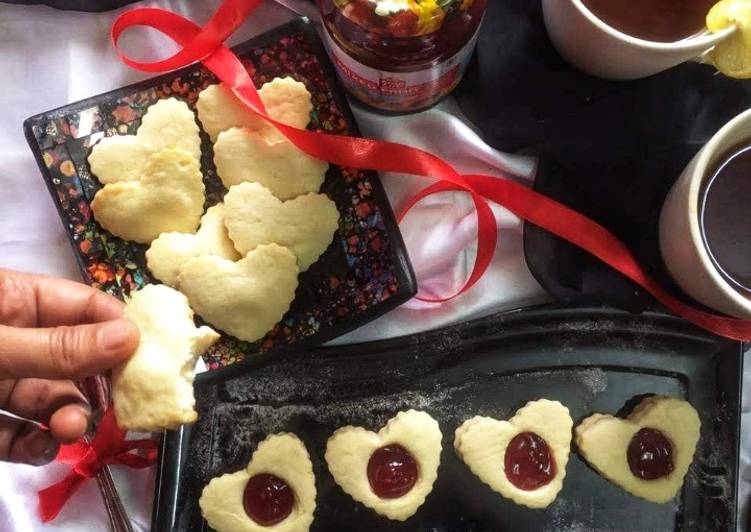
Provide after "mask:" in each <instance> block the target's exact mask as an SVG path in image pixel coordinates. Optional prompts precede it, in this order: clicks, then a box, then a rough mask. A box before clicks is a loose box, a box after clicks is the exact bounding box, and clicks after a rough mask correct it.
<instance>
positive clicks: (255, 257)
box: [177, 244, 300, 342]
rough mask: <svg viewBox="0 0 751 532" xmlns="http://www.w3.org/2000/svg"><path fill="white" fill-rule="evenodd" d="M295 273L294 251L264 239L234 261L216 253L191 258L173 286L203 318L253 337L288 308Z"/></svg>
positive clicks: (251, 339)
mask: <svg viewBox="0 0 751 532" xmlns="http://www.w3.org/2000/svg"><path fill="white" fill-rule="evenodd" d="M299 273H300V271H299V269H298V268H297V260H296V259H295V255H294V253H292V252H291V251H290V250H289V249H287V248H285V247H282V246H277V245H276V244H268V245H263V246H258V247H257V248H256V249H254V250H253V251H251V252H250V253H248V255H247V256H246V257H245V258H244V259H242V260H240V261H238V262H232V261H230V260H227V259H223V258H221V257H217V256H216V255H202V256H200V257H196V258H193V259H190V260H189V261H188V262H186V263H185V264H183V266H182V267H181V268H180V275H178V277H177V286H178V288H179V290H180V291H181V292H182V293H183V294H185V295H186V296H187V297H188V301H190V306H191V307H192V308H193V310H195V311H196V314H198V315H199V316H201V317H202V318H203V319H204V320H206V321H207V322H209V323H210V324H212V325H213V326H215V327H217V328H218V329H221V330H223V331H225V332H227V333H229V334H231V335H233V336H235V337H237V338H239V339H240V340H245V341H248V342H255V341H256V340H259V339H260V338H262V337H263V336H264V335H265V334H266V333H267V332H268V331H270V330H271V329H272V328H273V327H274V325H276V324H277V322H279V320H281V319H282V316H284V313H285V312H287V310H289V305H290V303H292V300H293V299H294V298H295V289H297V275H298V274H299Z"/></svg>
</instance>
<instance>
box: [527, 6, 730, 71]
mask: <svg viewBox="0 0 751 532" xmlns="http://www.w3.org/2000/svg"><path fill="white" fill-rule="evenodd" d="M542 9H543V14H544V17H545V26H546V27H547V29H548V35H549V36H550V39H551V40H552V41H553V44H554V45H555V47H556V48H557V49H558V52H559V53H560V54H561V55H562V56H563V58H564V59H565V60H566V61H568V63H570V64H571V65H572V66H574V67H576V68H578V69H579V70H582V71H583V72H586V73H588V74H591V75H593V76H597V77H600V78H605V79H611V80H628V79H638V78H644V77H647V76H651V75H653V74H657V73H658V72H662V71H663V70H667V69H669V68H672V67H674V66H676V65H678V64H680V63H684V62H686V61H690V60H699V59H700V58H701V56H702V55H703V54H704V53H705V52H707V51H708V50H710V49H711V48H712V47H713V46H714V45H715V44H717V43H718V42H720V41H721V40H723V39H725V38H726V37H729V36H730V35H731V34H732V33H733V31H735V28H734V27H733V28H729V29H727V30H724V31H721V32H718V33H714V34H710V33H707V32H705V33H702V34H699V35H697V36H696V37H689V38H687V39H683V40H681V41H677V42H673V43H662V42H653V41H647V40H644V39H637V38H636V37H631V36H630V35H626V34H625V33H622V32H620V31H618V30H616V29H614V28H612V27H610V26H608V25H607V24H605V23H604V22H603V21H602V20H600V19H599V18H597V17H596V16H595V15H594V14H592V12H591V11H590V10H589V9H587V7H586V6H585V5H584V4H583V3H582V0H542Z"/></svg>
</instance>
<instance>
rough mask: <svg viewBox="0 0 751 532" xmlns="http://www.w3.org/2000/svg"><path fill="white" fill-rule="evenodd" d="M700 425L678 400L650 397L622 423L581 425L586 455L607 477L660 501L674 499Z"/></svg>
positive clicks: (600, 418)
mask: <svg viewBox="0 0 751 532" xmlns="http://www.w3.org/2000/svg"><path fill="white" fill-rule="evenodd" d="M700 428H701V422H700V421H699V415H698V414H697V413H696V410H694V408H693V407H692V406H691V405H690V404H689V403H687V402H686V401H683V400H681V399H676V398H674V397H658V396H654V397H648V398H647V399H644V400H643V401H641V402H640V403H639V405H638V406H637V407H636V408H634V410H633V412H632V413H631V415H629V416H628V417H627V418H626V419H621V418H617V417H613V416H609V415H604V414H593V415H591V416H589V417H588V418H587V419H585V420H584V421H582V422H581V424H580V425H579V426H578V427H576V430H575V437H576V445H577V447H578V448H579V451H580V453H581V455H582V456H583V457H584V459H585V460H586V461H587V462H589V464H590V465H591V466H592V467H593V468H594V469H595V470H597V472H598V473H600V474H601V475H602V476H603V477H605V478H606V479H608V480H609V481H611V482H613V483H614V484H617V485H618V486H620V487H622V488H623V489H625V490H626V491H628V492H629V493H631V494H632V495H636V496H637V497H641V498H642V499H646V500H648V501H651V502H655V503H664V502H667V501H669V500H670V499H672V498H673V497H674V496H675V494H676V493H678V490H679V489H680V488H681V486H682V485H683V478H684V477H685V476H686V472H687V471H688V467H689V466H690V465H691V462H692V461H693V459H694V452H695V451H696V444H697V442H698V441H699V429H700Z"/></svg>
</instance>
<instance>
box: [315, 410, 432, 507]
mask: <svg viewBox="0 0 751 532" xmlns="http://www.w3.org/2000/svg"><path fill="white" fill-rule="evenodd" d="M441 438H442V436H441V430H440V428H439V427H438V422H436V420H435V419H433V418H432V417H430V415H428V414H426V413H425V412H418V411H416V410H409V411H407V412H399V413H398V414H397V415H396V416H395V417H393V418H391V419H390V420H389V422H388V423H387V424H386V426H385V427H383V428H382V429H381V430H380V431H378V433H375V432H371V431H369V430H365V429H364V428H361V427H351V426H349V427H343V428H340V429H338V430H337V431H336V432H334V434H333V435H332V436H331V437H330V438H329V440H328V443H327V444H326V463H327V464H328V466H329V471H330V472H331V474H332V476H333V477H334V480H335V481H336V483H337V484H339V486H341V488H342V489H343V490H344V491H345V492H346V493H348V494H349V495H350V496H351V497H352V498H353V499H355V500H356V501H358V502H360V503H362V504H364V505H365V506H367V507H368V508H371V509H373V510H374V511H376V512H377V513H379V514H381V515H384V516H386V517H388V518H389V519H395V520H397V521H404V520H406V519H407V518H409V517H411V516H412V515H414V514H415V512H417V510H418V508H420V506H422V503H423V502H425V498H426V497H427V496H428V494H429V493H430V492H431V490H432V489H433V483H434V482H435V480H436V478H437V477H438V464H439V463H440V460H441Z"/></svg>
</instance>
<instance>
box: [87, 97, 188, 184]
mask: <svg viewBox="0 0 751 532" xmlns="http://www.w3.org/2000/svg"><path fill="white" fill-rule="evenodd" d="M164 148H181V149H183V150H185V151H186V152H188V153H189V154H190V155H191V156H192V157H193V158H194V159H195V160H196V161H200V160H201V137H200V136H199V135H198V124H196V117H195V116H194V115H193V111H191V110H190V108H188V106H187V104H185V102H181V101H180V100H177V99H175V98H167V99H166V100H159V101H158V102H156V103H155V104H153V105H152V106H150V107H149V108H148V109H147V110H146V113H145V114H144V115H143V118H142V119H141V125H140V127H139V128H138V131H136V134H135V135H115V136H112V137H105V138H103V139H102V140H100V141H99V142H98V143H96V144H95V145H94V147H93V148H92V150H91V154H89V159H88V160H89V168H90V169H91V173H92V174H94V175H95V176H96V177H97V179H99V182H100V183H102V184H103V185H106V184H109V183H116V182H118V181H134V180H137V179H140V178H141V175H142V174H143V173H144V169H145V168H146V165H147V164H148V162H149V159H150V158H151V156H152V155H153V154H154V153H156V152H158V151H160V150H162V149H164Z"/></svg>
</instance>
